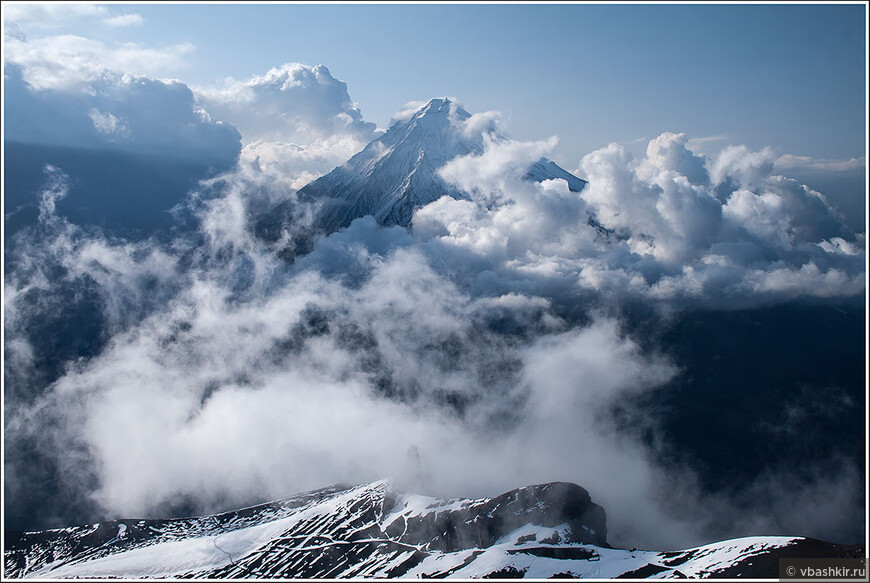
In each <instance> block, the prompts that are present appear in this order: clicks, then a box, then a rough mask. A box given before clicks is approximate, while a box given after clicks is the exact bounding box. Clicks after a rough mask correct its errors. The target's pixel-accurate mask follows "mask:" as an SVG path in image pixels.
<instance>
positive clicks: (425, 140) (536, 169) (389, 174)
mask: <svg viewBox="0 0 870 583" xmlns="http://www.w3.org/2000/svg"><path fill="white" fill-rule="evenodd" d="M471 118H472V116H471V114H469V113H468V112H467V111H465V110H464V109H462V108H461V107H459V106H457V105H456V104H455V103H453V102H451V101H450V100H448V99H433V100H431V101H430V102H429V103H427V104H426V105H425V106H424V107H422V108H421V109H420V110H418V111H417V112H416V113H415V114H414V115H413V116H411V117H410V119H408V120H407V121H403V122H397V123H396V124H394V125H393V126H392V127H391V128H390V129H389V130H388V131H387V132H386V133H385V134H384V135H382V136H381V137H379V138H377V139H376V140H374V141H372V142H371V143H369V144H368V145H367V146H366V147H365V149H363V150H362V151H361V152H359V153H358V154H356V155H355V156H353V157H352V158H351V159H350V160H348V161H347V162H346V163H345V164H344V165H343V166H339V167H338V168H336V169H334V170H333V171H332V172H330V173H329V174H327V175H325V176H322V177H321V178H318V179H317V180H315V181H314V182H312V183H310V184H308V185H307V186H305V187H304V188H302V189H301V190H300V191H299V197H300V199H301V200H303V201H307V202H313V203H317V204H322V207H321V210H320V215H319V217H318V220H317V226H318V228H319V230H321V231H322V232H326V233H331V232H333V231H336V230H338V229H340V228H342V227H346V226H348V225H349V224H350V223H351V222H352V221H353V220H354V219H357V218H359V217H364V216H367V215H372V216H374V217H375V219H376V220H377V222H378V223H379V224H381V225H402V226H405V227H407V226H409V225H410V224H411V219H412V217H413V214H414V211H415V210H416V209H418V208H420V207H422V206H425V205H427V204H429V203H430V202H433V201H435V200H438V199H439V198H441V197H442V196H445V195H447V196H452V197H454V198H459V197H461V196H462V195H461V193H460V192H459V191H457V190H456V189H455V188H454V187H452V186H450V185H448V184H447V183H446V182H444V180H442V179H441V177H440V176H438V173H437V170H438V169H439V168H441V167H442V166H443V165H444V164H445V163H447V162H448V161H450V160H451V159H453V158H455V157H457V156H464V155H468V154H473V153H481V152H483V149H484V140H483V134H482V133H481V132H480V131H477V132H473V131H470V129H471V128H469V127H467V126H468V122H469V120H470V119H471ZM490 137H491V138H492V139H494V140H499V139H503V138H501V137H500V136H497V135H496V134H495V133H494V132H492V133H490ZM525 178H526V179H528V180H533V181H537V182H540V181H543V180H548V179H553V178H561V179H564V180H566V181H567V182H568V184H569V187H570V188H571V190H573V191H575V192H579V191H580V190H582V189H583V187H584V186H585V185H586V181H584V180H581V179H580V178H577V177H576V176H574V175H572V174H571V173H570V172H567V171H566V170H563V169H562V168H560V167H559V166H557V165H556V164H555V163H554V162H552V161H550V160H547V159H545V158H542V159H541V160H539V161H538V162H536V163H535V164H534V165H532V167H530V168H529V172H528V173H527V174H526V176H525ZM293 204H294V203H292V202H286V203H283V204H281V205H279V206H278V207H276V208H275V209H273V210H272V211H271V212H269V213H268V214H267V215H266V216H265V217H263V218H262V219H261V220H260V221H259V223H258V225H257V231H258V233H260V234H261V236H264V237H265V238H267V239H273V240H274V239H277V238H278V237H279V236H280V234H281V231H282V229H283V228H284V227H285V226H286V224H287V222H288V221H289V220H290V219H291V217H292V216H293Z"/></svg>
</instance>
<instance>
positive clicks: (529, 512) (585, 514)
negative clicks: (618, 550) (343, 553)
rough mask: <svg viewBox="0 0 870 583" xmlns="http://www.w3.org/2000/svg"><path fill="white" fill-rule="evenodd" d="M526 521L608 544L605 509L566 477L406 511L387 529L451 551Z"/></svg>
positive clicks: (481, 543)
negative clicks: (449, 505)
mask: <svg viewBox="0 0 870 583" xmlns="http://www.w3.org/2000/svg"><path fill="white" fill-rule="evenodd" d="M399 503H401V502H399ZM525 524H535V525H538V526H544V527H557V526H560V525H567V527H568V528H567V529H566V534H567V536H566V537H565V538H564V540H563V539H562V538H561V537H562V535H560V537H559V541H558V542H565V543H586V544H593V545H598V546H602V547H607V546H609V545H608V544H607V524H606V516H605V512H604V509H603V508H602V507H601V506H599V505H597V504H595V503H594V502H592V499H591V498H590V496H589V492H587V491H586V490H584V489H583V488H581V487H580V486H578V485H576V484H569V483H565V482H554V483H551V484H543V485H539V486H529V487H527V488H519V489H517V490H512V491H510V492H507V493H505V494H502V495H501V496H497V497H496V498H489V499H485V500H481V501H473V502H470V503H469V504H468V505H467V506H461V507H459V508H456V509H451V510H445V511H442V512H435V513H429V514H423V515H416V516H411V517H408V518H405V517H404V516H403V517H402V520H396V521H394V522H392V523H391V524H390V525H389V526H388V527H387V528H386V531H385V532H386V534H387V535H388V536H390V537H397V540H399V541H401V542H406V543H409V544H414V545H419V544H426V545H427V546H428V548H430V549H433V550H439V551H444V552H448V553H449V552H456V551H459V550H463V549H471V548H485V547H489V546H491V545H493V544H494V543H495V542H496V541H497V540H499V539H501V538H502V537H504V536H506V535H508V534H509V533H511V532H513V531H515V530H516V529H518V528H520V527H521V526H523V525H525Z"/></svg>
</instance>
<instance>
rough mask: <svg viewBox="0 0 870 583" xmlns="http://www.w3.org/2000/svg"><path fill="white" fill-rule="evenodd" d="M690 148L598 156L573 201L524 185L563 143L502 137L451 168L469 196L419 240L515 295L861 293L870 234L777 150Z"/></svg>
mask: <svg viewBox="0 0 870 583" xmlns="http://www.w3.org/2000/svg"><path fill="white" fill-rule="evenodd" d="M687 144H688V139H687V137H686V136H685V135H682V134H670V133H666V134H663V135H661V136H659V137H658V138H656V139H654V140H651V141H650V143H649V147H648V148H647V153H646V156H645V157H643V158H641V159H639V160H635V159H634V158H633V157H632V156H631V154H630V153H629V152H628V151H627V150H626V149H625V148H623V147H622V146H618V145H616V144H612V145H610V146H608V147H606V148H603V149H601V150H598V151H595V152H592V153H590V154H588V155H587V156H586V157H584V159H583V160H582V162H581V168H580V170H578V174H580V175H582V176H584V177H586V178H587V179H588V180H589V184H588V185H587V186H586V187H585V188H584V189H583V191H582V192H580V193H573V192H570V191H568V189H567V187H566V184H565V183H564V182H562V181H560V180H556V181H547V182H544V183H540V184H534V183H529V182H527V181H524V180H522V176H523V172H524V169H526V168H528V166H529V165H531V164H532V163H533V162H534V161H535V160H536V159H537V158H538V157H539V156H541V155H543V154H544V153H546V152H547V151H548V149H550V148H552V147H553V145H554V143H552V142H551V143H544V142H541V143H517V142H513V141H504V142H498V141H493V140H489V141H487V144H486V150H485V152H484V153H483V154H480V155H478V154H474V155H469V156H465V157H461V158H457V159H454V160H452V161H451V162H450V163H448V164H447V165H446V166H445V167H444V168H443V169H442V170H441V175H442V176H443V177H444V178H445V180H447V181H448V182H449V183H451V184H452V185H454V186H456V187H458V188H459V189H461V190H462V191H464V192H466V193H467V195H468V199H462V200H455V199H451V198H442V199H441V200H439V201H437V202H435V203H432V204H431V205H428V206H426V207H423V208H422V209H419V210H418V211H417V213H416V215H415V217H414V222H413V232H414V233H415V235H416V236H417V237H418V238H419V239H420V240H421V241H422V242H424V244H425V245H427V246H429V247H431V248H433V249H434V248H437V249H438V250H439V252H442V253H449V254H450V256H451V260H452V262H451V265H452V266H453V269H456V268H457V267H456V266H466V267H467V269H468V273H469V274H471V273H473V272H476V273H480V272H482V271H485V272H486V273H489V274H491V275H492V280H491V281H490V283H492V281H497V282H500V285H502V286H504V289H511V288H512V286H517V285H521V286H525V287H524V288H523V289H530V290H540V289H550V290H552V289H555V288H559V289H561V290H562V293H563V294H565V293H572V292H573V293H584V292H590V293H601V292H604V291H607V292H608V294H614V293H615V294H618V295H621V296H622V297H624V298H626V299H627V298H630V297H635V298H640V299H644V300H650V299H653V300H655V301H665V302H668V301H680V302H686V301H689V302H696V303H697V304H698V305H707V306H719V307H727V306H737V305H743V306H745V305H748V304H753V303H754V304H758V305H764V304H767V303H771V302H777V301H782V300H785V299H787V298H794V297H800V296H805V297H853V296H854V295H855V294H858V293H861V291H862V290H863V287H864V284H863V279H864V267H863V258H864V251H863V245H864V238H863V235H861V234H860V233H855V232H854V231H853V230H852V229H850V228H849V227H848V226H847V225H846V224H845V223H844V222H843V220H842V218H841V215H840V214H839V213H838V212H836V210H835V209H834V208H833V207H832V206H831V205H830V204H829V203H828V201H827V199H826V197H825V196H824V195H822V194H821V193H819V192H817V191H815V190H813V189H811V188H808V187H806V186H804V185H802V184H801V183H800V182H799V181H797V180H794V179H791V178H786V177H783V176H781V175H779V174H777V173H776V172H775V170H774V167H773V166H774V158H773V155H772V153H771V152H770V151H769V150H762V151H760V152H752V151H750V150H748V149H747V148H745V147H729V148H725V149H724V150H723V151H722V152H721V153H720V154H719V156H718V157H716V158H712V159H711V158H708V157H706V156H703V155H698V154H695V153H694V152H692V151H691V150H690V149H688V147H687ZM840 240H842V241H844V242H847V243H848V246H847V247H844V246H842V244H839V243H836V244H835V243H834V242H835V241H837V242H839V241H840ZM844 249H848V250H850V251H853V250H854V251H856V253H855V254H854V255H850V254H849V253H843V252H842V251H843V250H844ZM858 249H860V251H858ZM469 279H471V276H470V275H469ZM813 279H815V281H816V283H818V284H820V285H816V284H813V283H810V281H811V280H813ZM550 293H552V292H550Z"/></svg>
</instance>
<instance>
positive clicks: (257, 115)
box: [197, 63, 376, 146]
mask: <svg viewBox="0 0 870 583" xmlns="http://www.w3.org/2000/svg"><path fill="white" fill-rule="evenodd" d="M197 95H198V97H199V99H200V100H201V101H202V102H203V103H204V104H205V106H206V107H207V108H208V109H209V111H211V112H212V113H213V114H214V115H215V116H216V117H218V118H219V119H223V120H226V121H228V122H231V123H233V124H234V125H235V126H236V127H238V128H239V131H241V133H242V136H243V137H244V140H245V142H246V143H248V142H253V141H255V140H258V139H261V138H266V139H269V140H277V141H287V142H296V143H300V144H308V143H310V142H312V141H315V140H316V139H319V138H325V137H331V136H334V135H347V136H353V137H355V138H357V139H358V140H359V141H360V142H361V146H363V145H365V144H366V143H368V142H369V141H370V140H371V139H373V138H374V137H375V135H376V134H375V130H376V126H375V124H373V123H370V122H366V121H363V119H362V113H361V112H360V110H359V108H357V107H356V106H355V105H354V104H353V102H352V101H351V99H350V95H349V94H348V92H347V85H346V84H345V83H344V82H343V81H339V80H338V79H335V78H334V77H333V76H332V74H330V72H329V69H327V68H326V67H325V66H323V65H316V66H314V67H309V66H307V65H302V64H299V63H286V64H284V65H282V66H280V67H274V68H272V69H270V70H269V71H267V72H266V74H264V75H261V76H254V77H252V78H251V79H249V80H248V81H245V82H241V81H236V80H235V79H227V80H226V81H225V83H224V86H223V87H219V88H198V89H197Z"/></svg>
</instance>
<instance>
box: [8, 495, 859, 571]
mask: <svg viewBox="0 0 870 583" xmlns="http://www.w3.org/2000/svg"><path fill="white" fill-rule="evenodd" d="M850 552H852V553H853V554H854V551H852V550H850V548H849V547H841V546H838V545H833V544H829V543H822V542H820V541H814V540H812V539H803V538H792V537H751V538H743V539H736V540H729V541H723V542H719V543H714V544H710V545H706V546H703V547H698V548H694V549H686V550H679V551H670V552H658V551H636V550H632V551H628V550H621V549H614V548H611V547H610V546H609V545H608V543H607V540H606V524H605V514H604V510H603V509H602V508H601V507H600V506H598V505H597V504H595V503H593V502H592V500H591V499H590V497H589V494H588V493H587V492H586V490H584V489H583V488H581V487H579V486H577V485H574V484H567V483H561V482H557V483H552V484H545V485H540V486H531V487H527V488H520V489H517V490H513V491H511V492H507V493H505V494H503V495H501V496H498V497H496V498H491V499H490V498H484V499H477V500H465V499H455V500H439V499H435V498H429V497H425V496H419V495H413V494H404V493H398V492H395V491H393V490H392V489H391V488H390V483H389V482H387V481H379V482H374V483H372V484H366V485H362V486H356V487H338V486H336V487H330V488H325V489H322V490H317V491H314V492H310V493H307V494H302V495H299V496H295V497H291V498H287V499H284V500H280V501H277V502H273V503H270V504H263V505H260V506H255V507H251V508H246V509H243V510H238V511H234V512H227V513H224V514H218V515H213V516H203V517H198V518H185V519H175V520H121V521H113V522H105V523H102V524H95V525H89V526H81V527H74V528H65V529H59V530H48V531H41V532H30V533H15V532H7V533H6V547H5V549H4V559H5V561H4V563H5V567H4V575H5V577H15V578H22V577H23V578H52V579H56V578H74V577H75V578H79V577H84V578H102V577H125V578H147V577H182V578H188V577H194V578H248V577H251V578H348V577H356V578H362V577H364V578H375V577H403V578H419V577H424V578H433V577H456V578H478V577H517V576H525V577H532V578H546V577H553V576H561V577H594V578H612V577H617V576H628V577H638V578H644V577H656V578H661V577H685V576H687V577H710V576H737V575H742V576H776V573H777V565H778V563H777V561H778V558H780V557H786V556H791V557H794V556H813V557H824V556H831V557H833V556H848V554H849V553H850Z"/></svg>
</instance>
